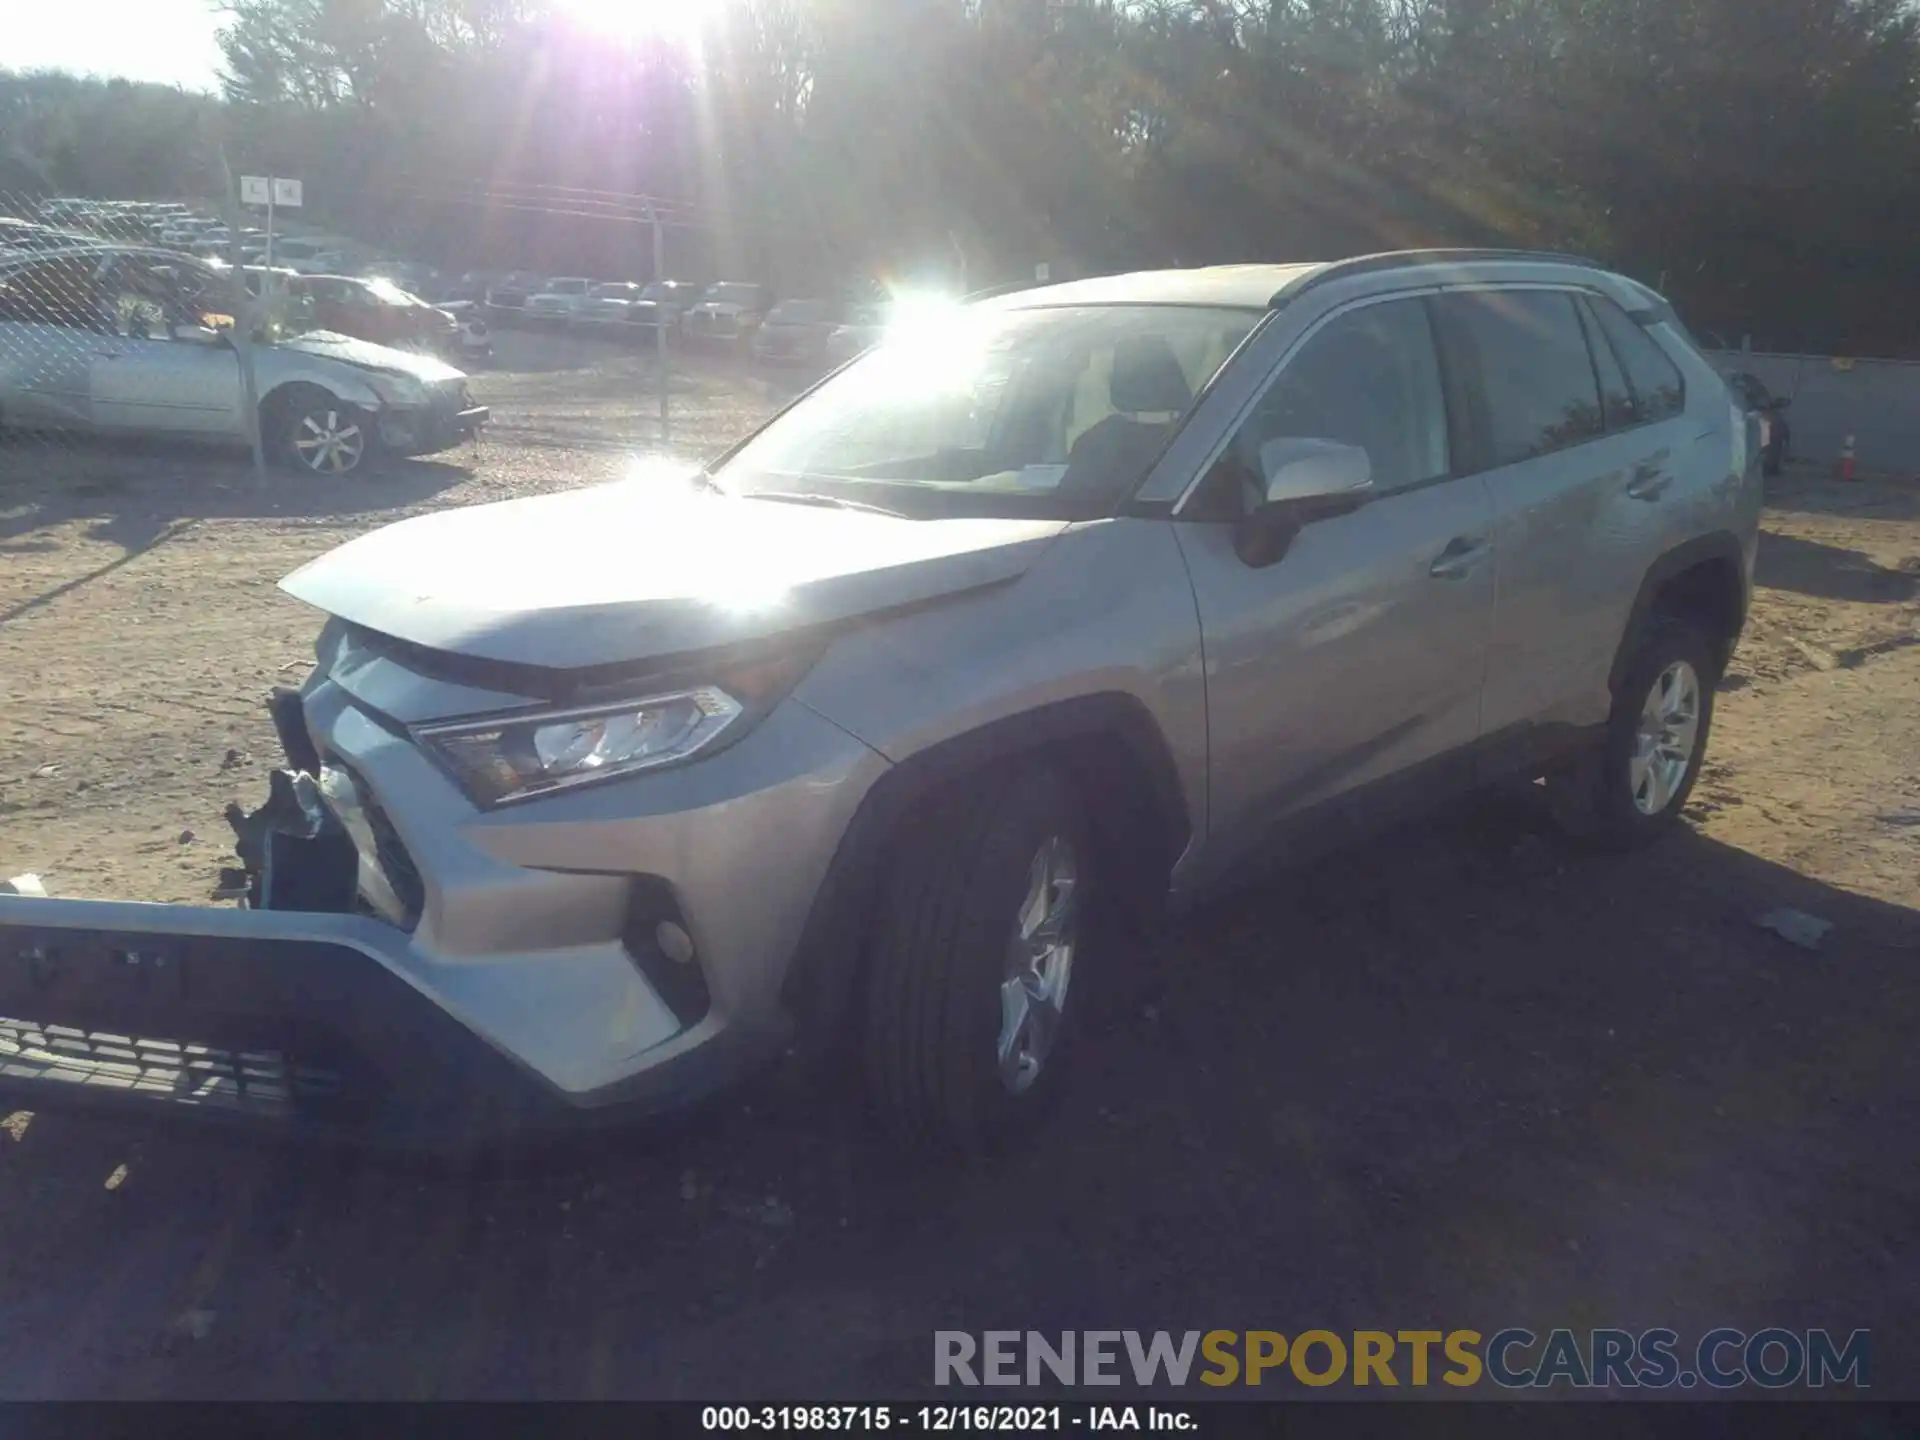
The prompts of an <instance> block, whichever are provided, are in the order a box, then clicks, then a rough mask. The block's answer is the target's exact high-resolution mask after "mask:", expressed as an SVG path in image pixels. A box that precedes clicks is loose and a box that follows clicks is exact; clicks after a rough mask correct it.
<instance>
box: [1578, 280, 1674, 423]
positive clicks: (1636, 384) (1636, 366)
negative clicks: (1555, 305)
mask: <svg viewBox="0 0 1920 1440" xmlns="http://www.w3.org/2000/svg"><path fill="white" fill-rule="evenodd" d="M1587 304H1588V305H1589V306H1590V307H1591V308H1592V311H1593V314H1594V315H1595V317H1596V318H1597V319H1598V320H1599V322H1600V331H1601V333H1602V334H1603V335H1605V336H1606V337H1607V343H1608V344H1610V345H1611V346H1612V347H1613V353H1614V354H1615V355H1617V356H1619V358H1620V364H1621V367H1622V368H1623V369H1625V370H1626V372H1627V383H1628V384H1629V385H1630V386H1632V387H1633V401H1634V406H1635V408H1636V411H1637V413H1638V415H1639V418H1640V420H1641V422H1642V423H1643V424H1644V423H1646V422H1649V421H1653V420H1667V419H1671V418H1672V417H1673V416H1675V415H1678V414H1679V413H1680V412H1681V411H1682V410H1684V409H1686V408H1687V385H1686V381H1685V380H1684V379H1682V378H1681V375H1680V367H1679V366H1678V365H1675V364H1674V363H1673V361H1672V360H1671V359H1670V358H1668V356H1667V352H1666V351H1664V350H1662V349H1661V348H1660V346H1659V345H1658V344H1657V343H1656V342H1655V340H1654V338H1653V337H1652V336H1651V335H1649V334H1647V332H1646V331H1645V330H1643V329H1641V328H1640V327H1639V326H1638V325H1636V324H1635V323H1634V322H1633V321H1632V320H1631V319H1629V318H1628V316H1627V313H1626V311H1624V310H1622V309H1621V308H1620V307H1619V306H1618V305H1616V304H1614V303H1613V302H1612V301H1611V300H1608V299H1607V298H1605V297H1604V296H1600V295H1593V296H1589V297H1588V300H1587Z"/></svg>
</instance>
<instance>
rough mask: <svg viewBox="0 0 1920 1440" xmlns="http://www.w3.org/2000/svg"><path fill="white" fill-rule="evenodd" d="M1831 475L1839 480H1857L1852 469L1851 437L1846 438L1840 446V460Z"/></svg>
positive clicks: (1855, 473) (1857, 476) (1856, 475)
mask: <svg viewBox="0 0 1920 1440" xmlns="http://www.w3.org/2000/svg"><path fill="white" fill-rule="evenodd" d="M1833 473H1834V476H1835V478H1836V479H1840V480H1857V479H1858V478H1859V475H1858V473H1857V472H1856V470H1855V469H1854V461H1853V436H1851V435H1849V436H1847V438H1846V443H1844V444H1843V445H1841V447H1840V459H1839V461H1838V462H1837V463H1836V464H1835V465H1834V467H1833Z"/></svg>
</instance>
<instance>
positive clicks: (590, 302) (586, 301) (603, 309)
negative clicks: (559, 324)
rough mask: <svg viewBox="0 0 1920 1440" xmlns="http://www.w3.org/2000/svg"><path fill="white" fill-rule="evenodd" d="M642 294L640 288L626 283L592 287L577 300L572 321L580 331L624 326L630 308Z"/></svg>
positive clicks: (618, 282)
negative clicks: (581, 329) (578, 301)
mask: <svg viewBox="0 0 1920 1440" xmlns="http://www.w3.org/2000/svg"><path fill="white" fill-rule="evenodd" d="M644 293H645V291H644V287H642V286H640V285H637V284H635V283H633V282H632V281H629V280H615V281H610V282H608V283H607V284H605V285H596V286H594V287H593V289H591V290H589V291H588V292H587V293H586V295H585V296H584V297H583V298H582V299H581V301H580V304H579V306H578V307H577V308H576V309H575V310H574V312H573V315H572V317H571V319H572V322H573V324H575V325H577V326H580V327H581V328H583V329H596V330H603V329H607V328H609V327H612V326H625V325H627V324H628V323H630V322H631V320H632V318H633V314H632V312H633V307H634V305H635V303H636V302H638V301H639V299H640V297H641V296H642V295H643V294H644Z"/></svg>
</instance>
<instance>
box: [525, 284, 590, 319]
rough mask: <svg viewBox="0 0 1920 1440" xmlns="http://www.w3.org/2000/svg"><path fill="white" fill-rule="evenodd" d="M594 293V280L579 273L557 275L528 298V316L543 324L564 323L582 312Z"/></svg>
mask: <svg viewBox="0 0 1920 1440" xmlns="http://www.w3.org/2000/svg"><path fill="white" fill-rule="evenodd" d="M592 293H593V281H591V280H587V279H583V278H581V277H580V276H578V275H557V276H555V277H554V278H553V279H551V280H549V281H547V283H546V286H545V288H544V289H541V290H539V291H536V292H535V293H534V294H533V295H531V296H529V297H528V299H527V318H528V319H529V320H533V321H536V322H538V323H542V324H549V325H564V324H566V323H567V322H568V321H569V320H571V319H573V317H574V316H575V315H577V314H579V313H580V309H581V306H582V305H584V304H585V303H586V299H587V297H588V296H589V295H590V294H592Z"/></svg>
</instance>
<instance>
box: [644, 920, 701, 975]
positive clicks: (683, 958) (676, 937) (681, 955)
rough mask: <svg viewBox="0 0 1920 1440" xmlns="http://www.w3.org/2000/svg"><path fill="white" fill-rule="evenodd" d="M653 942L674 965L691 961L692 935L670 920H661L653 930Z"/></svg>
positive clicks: (688, 963) (687, 963)
mask: <svg viewBox="0 0 1920 1440" xmlns="http://www.w3.org/2000/svg"><path fill="white" fill-rule="evenodd" d="M653 943H654V944H656V945H658V946H659V947H660V953H661V954H662V955H664V956H666V957H667V959H669V960H671V961H673V963H674V964H676V965H691V964H692V963H693V937H692V936H691V935H689V934H687V932H686V931H685V930H683V929H682V928H681V927H680V926H678V925H676V924H674V922H673V921H671V920H662V921H661V922H660V923H659V924H658V925H656V926H655V927H654V930H653Z"/></svg>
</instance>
